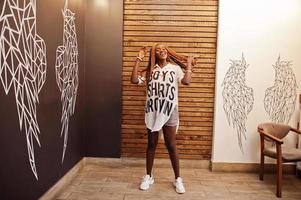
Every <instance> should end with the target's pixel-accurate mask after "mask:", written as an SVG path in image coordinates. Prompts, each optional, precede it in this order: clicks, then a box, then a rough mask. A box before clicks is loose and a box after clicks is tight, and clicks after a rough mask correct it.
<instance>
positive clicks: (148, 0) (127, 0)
mask: <svg viewBox="0 0 301 200" xmlns="http://www.w3.org/2000/svg"><path fill="white" fill-rule="evenodd" d="M124 4H125V5H127V4H130V5H137V4H139V5H199V6H200V5H201V6H216V5H218V0H207V1H206V0H185V1H183V0H168V1H162V0H124Z"/></svg>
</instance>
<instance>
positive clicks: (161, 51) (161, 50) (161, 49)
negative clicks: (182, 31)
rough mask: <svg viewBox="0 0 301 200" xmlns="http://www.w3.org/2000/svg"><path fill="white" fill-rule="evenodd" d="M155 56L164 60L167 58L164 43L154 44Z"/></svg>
mask: <svg viewBox="0 0 301 200" xmlns="http://www.w3.org/2000/svg"><path fill="white" fill-rule="evenodd" d="M156 58H157V59H159V60H166V58H167V50H166V47H165V45H162V44H160V45H158V46H156Z"/></svg>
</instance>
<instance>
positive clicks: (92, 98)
mask: <svg viewBox="0 0 301 200" xmlns="http://www.w3.org/2000/svg"><path fill="white" fill-rule="evenodd" d="M122 9H123V1H122V0H110V1H109V0H102V1H97V0H91V1H87V7H86V68H85V70H86V71H85V72H86V75H85V77H86V89H85V91H86V96H85V97H86V98H85V101H86V131H87V140H86V141H87V143H86V149H87V156H96V157H97V156H101V157H120V140H121V69H122V25H123V17H122V15H123V10H122Z"/></svg>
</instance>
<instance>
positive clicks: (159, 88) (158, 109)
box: [131, 44, 195, 194]
mask: <svg viewBox="0 0 301 200" xmlns="http://www.w3.org/2000/svg"><path fill="white" fill-rule="evenodd" d="M145 55H146V48H145V47H143V48H141V49H140V51H139V53H138V56H137V59H136V64H135V66H134V67H133V71H132V76H131V82H132V83H134V84H146V86H147V101H146V107H145V123H146V127H147V130H148V146H147V150H146V175H145V176H144V177H143V180H142V182H141V184H140V189H141V190H147V189H149V187H150V185H151V184H153V183H154V177H153V176H152V173H151V172H152V167H153V162H154V157H155V150H156V146H157V144H158V135H159V130H161V129H162V130H163V135H164V140H165V145H166V147H167V149H168V153H169V157H170V160H171V163H172V167H173V171H174V174H175V181H174V182H173V185H174V186H175V189H176V192H177V193H180V194H182V193H184V192H185V188H184V185H183V181H182V178H181V177H180V170H179V158H178V153H177V148H176V132H177V128H178V125H179V113H178V83H182V84H184V85H188V84H189V83H190V80H191V73H192V72H191V67H192V65H194V64H195V60H194V58H193V57H187V56H180V55H178V54H177V53H176V52H175V51H173V50H172V49H170V48H168V47H166V46H165V45H162V44H155V45H154V46H153V47H152V49H151V52H150V57H149V63H148V67H147V69H146V70H144V71H142V73H141V75H140V76H139V75H138V68H139V66H140V63H141V61H142V60H143V58H144V57H145ZM181 68H184V69H185V73H183V71H182V69H181Z"/></svg>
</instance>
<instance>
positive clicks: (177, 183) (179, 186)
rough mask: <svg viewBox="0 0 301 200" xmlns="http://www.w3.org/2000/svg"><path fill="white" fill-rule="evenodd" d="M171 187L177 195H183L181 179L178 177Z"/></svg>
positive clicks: (183, 189)
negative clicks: (173, 187)
mask: <svg viewBox="0 0 301 200" xmlns="http://www.w3.org/2000/svg"><path fill="white" fill-rule="evenodd" d="M173 185H174V186H175V188H176V192H177V193H179V194H183V193H185V188H184V185H183V179H182V178H181V177H178V178H177V179H176V180H175V181H174V182H173Z"/></svg>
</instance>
